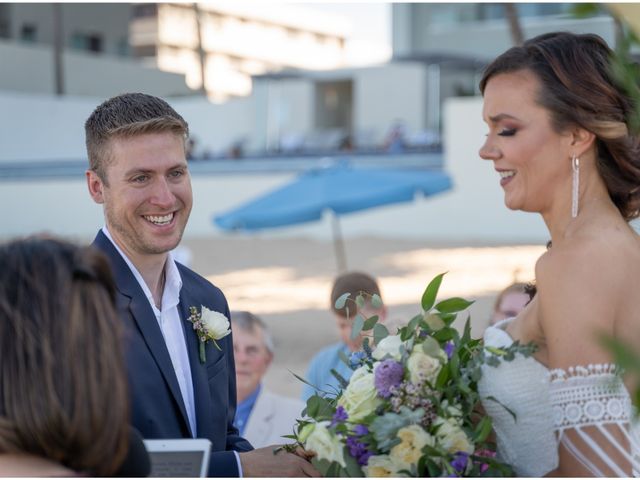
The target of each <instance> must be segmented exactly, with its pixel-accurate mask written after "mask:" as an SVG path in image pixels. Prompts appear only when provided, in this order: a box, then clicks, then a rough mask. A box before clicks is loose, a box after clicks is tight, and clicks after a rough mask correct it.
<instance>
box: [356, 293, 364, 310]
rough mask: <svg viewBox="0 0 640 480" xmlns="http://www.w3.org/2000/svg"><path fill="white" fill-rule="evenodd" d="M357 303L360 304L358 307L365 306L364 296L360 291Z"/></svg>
mask: <svg viewBox="0 0 640 480" xmlns="http://www.w3.org/2000/svg"><path fill="white" fill-rule="evenodd" d="M356 305H357V306H358V308H364V297H363V296H362V294H361V293H359V294H358V296H357V297H356Z"/></svg>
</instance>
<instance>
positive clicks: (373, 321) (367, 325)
mask: <svg viewBox="0 0 640 480" xmlns="http://www.w3.org/2000/svg"><path fill="white" fill-rule="evenodd" d="M378 319H379V317H378V315H374V316H372V317H369V318H367V319H366V320H365V322H364V326H363V327H362V330H364V331H365V332H366V331H367V330H371V329H372V328H373V327H374V326H375V325H376V323H378Z"/></svg>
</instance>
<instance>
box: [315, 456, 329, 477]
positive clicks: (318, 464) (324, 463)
mask: <svg viewBox="0 0 640 480" xmlns="http://www.w3.org/2000/svg"><path fill="white" fill-rule="evenodd" d="M311 465H313V466H314V467H315V468H316V470H318V472H320V475H321V476H322V477H325V478H326V477H331V475H329V470H330V468H331V465H332V462H330V461H329V460H325V459H324V458H323V459H322V460H318V457H313V458H312V459H311Z"/></svg>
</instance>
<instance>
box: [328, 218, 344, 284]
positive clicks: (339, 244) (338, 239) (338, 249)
mask: <svg viewBox="0 0 640 480" xmlns="http://www.w3.org/2000/svg"><path fill="white" fill-rule="evenodd" d="M331 227H332V228H331V230H332V231H333V248H334V250H335V254H336V266H337V267H338V273H339V274H340V273H344V272H346V271H347V255H346V253H345V250H344V240H343V239H342V231H341V230H340V219H339V218H338V215H336V214H335V212H333V213H332V215H331Z"/></svg>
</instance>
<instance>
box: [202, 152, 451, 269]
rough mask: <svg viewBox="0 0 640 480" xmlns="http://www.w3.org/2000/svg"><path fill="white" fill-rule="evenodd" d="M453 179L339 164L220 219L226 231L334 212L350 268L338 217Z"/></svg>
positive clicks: (340, 254) (406, 198)
mask: <svg viewBox="0 0 640 480" xmlns="http://www.w3.org/2000/svg"><path fill="white" fill-rule="evenodd" d="M451 186H452V183H451V179H450V178H449V176H448V175H447V174H445V173H444V172H441V171H434V170H423V169H391V168H356V167H353V166H350V165H349V164H347V163H339V164H337V165H333V166H330V167H326V168H315V169H311V170H309V171H307V172H305V173H303V174H301V175H300V176H298V177H297V178H296V179H295V180H293V181H292V182H290V183H288V184H286V185H284V186H282V187H279V188H277V189H275V190H273V191H271V192H269V193H266V194H264V195H261V196H260V197H258V198H255V199H253V200H250V201H249V202H247V203H245V204H243V205H240V206H239V207H237V208H234V209H232V210H230V211H228V212H225V213H222V214H220V215H217V216H216V217H215V218H214V222H215V224H216V225H217V226H218V227H220V228H222V229H223V230H235V231H242V230H244V231H255V230H262V229H267V228H275V227H284V226H287V225H296V224H300V223H306V222H313V221H316V220H320V219H321V218H322V215H323V212H325V211H326V210H330V211H331V212H333V213H334V215H333V238H334V244H335V248H336V257H337V260H338V269H339V270H344V269H346V259H345V255H344V246H343V243H342V236H341V233H340V225H339V222H338V219H337V217H338V216H340V215H344V214H347V213H351V212H357V211H360V210H366V209H369V208H374V207H379V206H382V205H389V204H394V203H400V202H410V201H412V200H413V199H414V197H415V195H416V193H418V192H421V193H422V194H424V195H425V196H429V195H435V194H437V193H440V192H444V191H446V190H449V189H450V188H451Z"/></svg>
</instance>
